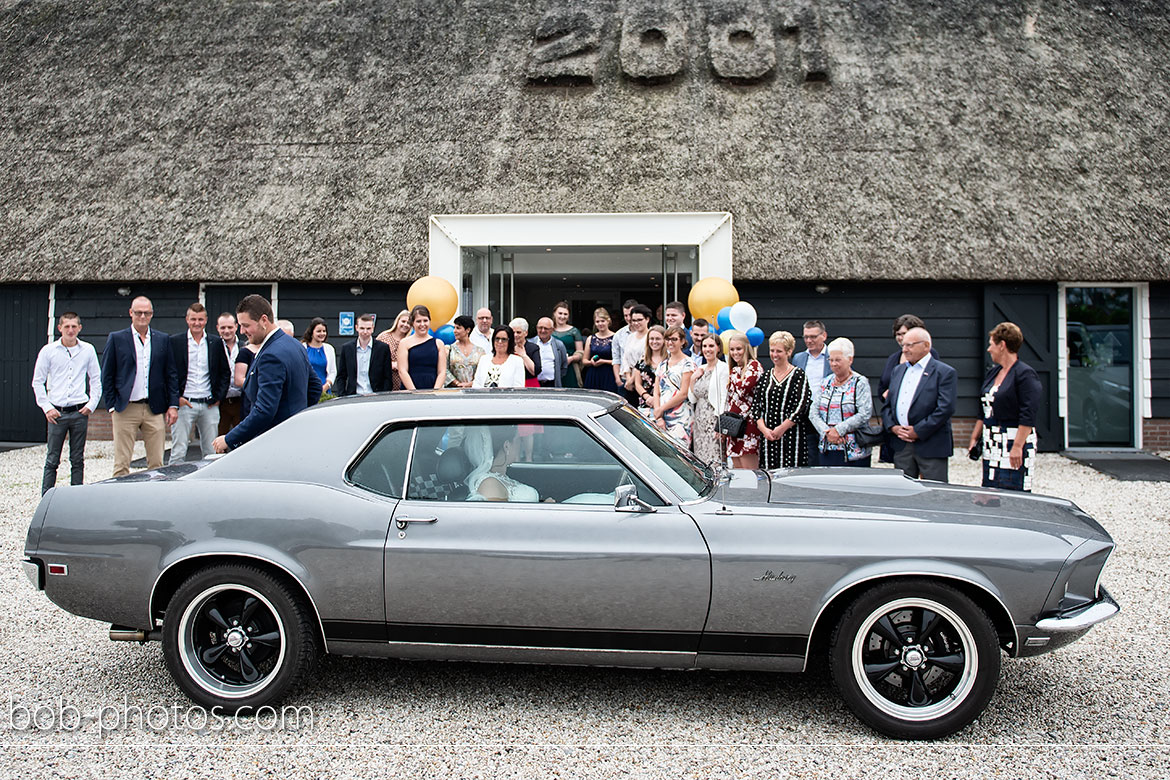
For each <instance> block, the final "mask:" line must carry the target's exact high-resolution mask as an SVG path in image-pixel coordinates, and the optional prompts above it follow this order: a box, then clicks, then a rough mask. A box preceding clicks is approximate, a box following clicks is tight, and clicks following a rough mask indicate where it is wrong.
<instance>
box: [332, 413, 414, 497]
mask: <svg viewBox="0 0 1170 780" xmlns="http://www.w3.org/2000/svg"><path fill="white" fill-rule="evenodd" d="M413 435H414V429H413V428H395V429H393V430H390V431H387V432H386V433H383V434H382V435H381V436H380V437H379V438H378V439H377V441H375V442H374V443H373V444H372V445H370V447H369V449H367V450H366V452H365V454H364V455H362V457H361V459H360V460H359V461H358V462H357V463H355V464H354V465H353V467H352V468H351V469H350V470H349V474H348V478H349V481H350V482H352V483H353V484H355V485H357V486H358V487H360V488H363V489H365V490H369V491H370V492H372V493H377V494H378V495H380V496H388V497H390V498H402V496H403V491H402V488H403V480H404V478H405V477H406V459H407V456H408V455H409V454H410V440H411V437H412V436H413Z"/></svg>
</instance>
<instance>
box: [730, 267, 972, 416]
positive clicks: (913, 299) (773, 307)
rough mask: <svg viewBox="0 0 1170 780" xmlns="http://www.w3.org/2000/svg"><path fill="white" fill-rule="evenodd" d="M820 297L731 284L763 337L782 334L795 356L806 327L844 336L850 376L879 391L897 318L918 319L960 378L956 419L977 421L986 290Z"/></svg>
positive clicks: (840, 289)
mask: <svg viewBox="0 0 1170 780" xmlns="http://www.w3.org/2000/svg"><path fill="white" fill-rule="evenodd" d="M826 284H827V286H828V288H829V289H828V291H826V292H823V293H818V292H817V291H816V286H815V285H813V284H812V283H805V282H801V283H787V282H750V281H740V282H736V289H737V290H738V291H739V296H740V298H741V299H742V300H745V301H747V302H749V303H751V304H752V305H753V306H755V307H756V312H757V314H758V316H759V321H758V323H757V324H758V325H759V327H760V328H762V329H763V331H764V333H765V334H768V335H771V333H772V332H773V331H776V330H787V331H789V332H790V333H792V335H793V336H795V337H796V350H797V351H798V352H799V351H801V350H803V349H804V342H803V341H802V340H801V333H802V330H803V329H802V326H803V324H804V322H805V321H806V320H810V319H818V320H821V321H822V322H824V323H825V327H826V329H827V331H828V334H829V339H830V340H832V339H834V338H837V337H838V336H844V337H845V338H847V339H849V340H850V341H852V342H853V346H854V349H855V351H856V356H855V357H854V359H853V368H854V370H855V371H857V372H859V373H861V374H864V375H865V376H866V377H868V378H869V380H870V383H871V384H872V385H873V386H874V388H875V389H876V387H877V381H878V379H879V378H880V377H881V373H882V368H883V367H884V366H885V364H886V359H887V358H888V357H889V356H890V354H891V353H892V352H894V351H895V350H897V349H898V344H897V342H895V341H894V336H893V321H894V318H895V317H897V316H899V315H902V314H916V315H918V316H919V317H921V318H922V319H923V320H924V321H925V322H926V329H927V330H929V331H930V334H931V337H932V339H933V340H934V348H935V349H937V350H938V353H939V357H940V358H941V359H942V360H943V361H944V362H946V363H949V364H950V365H952V366H954V368H955V370H956V371H957V372H958V374H959V398H958V402H957V405H956V410H955V414H956V415H957V416H959V417H977V416H979V415H980V411H979V386H980V384H981V382H982V380H983V372H984V368H983V365H984V360H983V357H984V355H983V349H984V341H985V334H986V330H984V328H983V285H981V284H934V283H930V282H904V283H873V284H867V283H857V282H850V283H836V282H828V283H826ZM760 356H761V357H762V360H761V362H762V363H763V364H764V365H765V366H768V365H770V364H771V362H770V361H769V360H768V353H767V348H766V346H765V347H761V348H760Z"/></svg>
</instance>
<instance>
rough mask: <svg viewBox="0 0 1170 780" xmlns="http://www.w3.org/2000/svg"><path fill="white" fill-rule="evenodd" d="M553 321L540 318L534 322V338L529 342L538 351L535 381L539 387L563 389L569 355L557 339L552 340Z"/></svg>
mask: <svg viewBox="0 0 1170 780" xmlns="http://www.w3.org/2000/svg"><path fill="white" fill-rule="evenodd" d="M552 334H553V321H552V320H551V319H549V318H548V317H541V318H540V319H539V320H537V321H536V336H535V337H534V338H532V339H530V340H529V341H530V342H531V343H532V344H535V345H536V347H537V349H539V350H540V370H539V371H537V372H536V381H538V382H539V383H540V386H541V387H563V386H564V376H565V370H566V369H567V367H568V365H569V353H568V350H566V349H565V345H564V344H563V343H561V341H560V340H559V339H554V338H553V337H552Z"/></svg>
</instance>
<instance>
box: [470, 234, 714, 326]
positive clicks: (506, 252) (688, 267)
mask: <svg viewBox="0 0 1170 780" xmlns="http://www.w3.org/2000/svg"><path fill="white" fill-rule="evenodd" d="M461 249H462V251H461V265H462V272H461V295H460V298H461V300H462V301H463V303H464V308H465V310H466V311H467V313H474V311H475V310H477V309H480V308H483V307H487V308H488V309H490V310H491V312H492V316H493V317H494V318H495V321H496V322H497V323H502V322H508V321H509V320H511V319H512V318H513V317H524V318H525V319H527V320H528V322H529V326H530V328H531V329H534V328H535V325H536V320H537V319H539V318H540V317H545V316H548V317H551V316H552V311H553V307H554V306H555V305H556V303H557V302H558V301H567V302H568V303H569V310H570V312H571V322H572V324H574V325H576V326H577V327H578V328H579V329H580V330H581V332H582V333H583V334H585V335H588V334H589V332H590V331H591V330H592V328H593V311H594V310H595V309H596V308H598V307H604V308H606V309H608V310H609V312H610V315H611V316H612V317H613V321H614V328H618V327H621V325H622V324H623V321H622V302H623V301H626V300H629V299H631V298H632V299H635V300H637V301H638V302H639V303H643V304H646V305H647V306H649V307H650V310H651V311H653V312H655V321H657V322H661V313H660V307H662V306H664V305H665V304H667V303H669V302H670V301H674V300H679V301H683V302H685V301H686V300H687V296H688V295H689V294H690V291H691V287H692V285H694V283H695V282H696V281H697V280H698V270H699V268H698V255H699V247H698V246H697V245H666V244H660V245H654V246H645V245H643V246H548V247H544V246H463V247H462V248H461Z"/></svg>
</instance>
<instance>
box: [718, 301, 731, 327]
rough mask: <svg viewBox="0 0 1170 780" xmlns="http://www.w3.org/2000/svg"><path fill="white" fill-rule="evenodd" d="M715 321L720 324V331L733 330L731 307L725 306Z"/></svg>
mask: <svg viewBox="0 0 1170 780" xmlns="http://www.w3.org/2000/svg"><path fill="white" fill-rule="evenodd" d="M715 320H716V321H717V322H718V323H719V330H730V329H731V307H730V306H724V307H723V308H722V309H720V310H719V315H718V316H717V317H716V318H715Z"/></svg>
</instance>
